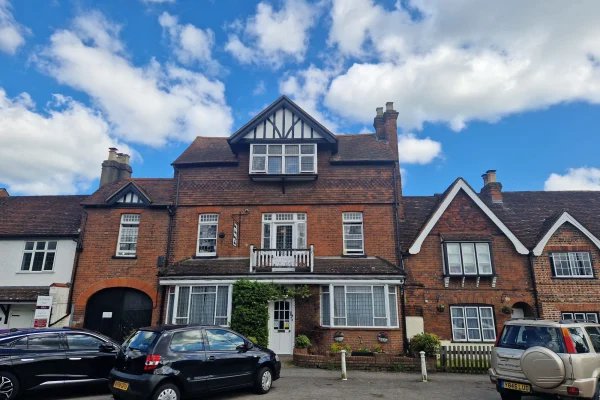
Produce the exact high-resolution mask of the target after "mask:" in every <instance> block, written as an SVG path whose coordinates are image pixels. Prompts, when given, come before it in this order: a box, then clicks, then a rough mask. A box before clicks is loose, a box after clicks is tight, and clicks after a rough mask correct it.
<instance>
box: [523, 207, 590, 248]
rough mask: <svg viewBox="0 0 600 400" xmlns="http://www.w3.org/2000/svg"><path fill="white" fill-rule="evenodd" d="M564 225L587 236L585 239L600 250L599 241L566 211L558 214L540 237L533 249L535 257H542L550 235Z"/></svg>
mask: <svg viewBox="0 0 600 400" xmlns="http://www.w3.org/2000/svg"><path fill="white" fill-rule="evenodd" d="M565 223H569V224H571V225H573V226H574V227H575V228H576V229H578V230H579V231H580V232H581V233H583V234H584V235H585V236H587V238H588V239H590V241H591V242H592V243H594V245H596V247H598V248H599V249H600V239H598V238H597V237H596V236H594V234H593V233H592V232H590V231H589V230H588V229H587V228H586V227H585V226H583V225H582V224H581V223H580V222H579V221H577V220H576V219H575V218H574V217H573V216H572V215H571V214H569V213H568V212H567V211H563V212H562V214H560V216H559V217H558V218H556V221H554V223H553V224H552V226H550V228H549V229H548V230H547V231H546V232H545V234H544V236H542V238H541V239H540V241H539V242H538V243H537V245H536V246H535V247H534V248H533V254H534V255H536V256H540V255H542V253H543V251H544V247H546V244H547V243H548V241H549V240H550V238H551V237H552V235H554V233H556V231H557V230H558V228H560V227H561V226H563V225H564V224H565Z"/></svg>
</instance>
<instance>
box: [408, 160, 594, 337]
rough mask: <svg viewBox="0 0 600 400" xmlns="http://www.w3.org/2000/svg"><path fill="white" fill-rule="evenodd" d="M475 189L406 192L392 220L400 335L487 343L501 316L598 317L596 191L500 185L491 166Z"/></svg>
mask: <svg viewBox="0 0 600 400" xmlns="http://www.w3.org/2000/svg"><path fill="white" fill-rule="evenodd" d="M483 177H484V187H483V188H482V190H481V191H480V192H479V193H476V192H475V191H474V190H473V189H472V188H471V187H470V186H469V185H468V184H467V183H466V182H465V181H464V180H463V179H461V178H459V179H457V180H456V181H455V182H454V183H453V184H452V185H451V186H450V187H449V188H448V189H447V190H446V192H444V193H443V194H441V195H435V196H404V197H403V199H402V201H403V207H404V212H405V219H404V220H402V222H401V224H400V229H401V239H402V242H403V250H405V252H404V253H403V255H404V267H405V269H406V272H407V280H406V316H405V318H406V325H407V331H408V336H409V337H410V336H412V335H414V334H415V333H418V332H421V331H423V330H424V331H426V332H431V333H435V334H437V335H439V336H440V337H441V338H442V340H444V341H452V342H460V343H463V342H473V343H493V342H494V341H495V339H496V334H497V332H498V331H499V329H500V328H501V327H502V325H503V323H504V322H505V321H506V320H507V319H508V318H519V317H534V316H538V315H539V316H541V317H544V318H550V319H558V318H565V319H572V318H576V319H588V320H598V312H599V311H600V303H599V302H598V301H597V298H598V296H599V295H600V282H599V281H598V279H597V277H598V272H599V270H598V268H599V265H600V259H599V255H600V253H599V251H598V249H599V247H600V240H598V239H597V237H598V235H599V234H600V224H599V221H598V219H597V218H596V216H597V215H598V214H599V213H600V194H599V193H598V192H591V191H590V192H502V185H501V184H500V183H499V182H496V175H495V171H488V172H487V173H486V174H484V176H483Z"/></svg>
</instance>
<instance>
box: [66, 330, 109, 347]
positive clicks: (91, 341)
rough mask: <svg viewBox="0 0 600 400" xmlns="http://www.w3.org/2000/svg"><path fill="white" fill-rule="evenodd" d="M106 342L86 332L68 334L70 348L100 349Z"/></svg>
mask: <svg viewBox="0 0 600 400" xmlns="http://www.w3.org/2000/svg"><path fill="white" fill-rule="evenodd" d="M103 343H104V342H103V341H102V340H100V339H98V338H96V337H94V336H91V335H85V334H80V333H77V334H68V335H67V345H68V346H69V350H98V349H100V345H101V344H103Z"/></svg>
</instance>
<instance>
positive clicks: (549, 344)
mask: <svg viewBox="0 0 600 400" xmlns="http://www.w3.org/2000/svg"><path fill="white" fill-rule="evenodd" d="M489 375H490V379H491V381H492V383H494V384H495V385H496V389H497V390H498V392H499V393H500V396H501V397H502V400H518V399H520V398H521V396H523V395H535V394H546V395H548V394H550V395H555V396H556V397H559V398H583V399H594V400H600V385H599V384H598V379H600V324H596V323H587V322H576V321H560V322H556V321H548V320H534V319H514V320H510V321H508V322H507V323H506V324H505V325H504V329H503V330H502V333H501V334H500V336H499V337H498V341H497V342H496V346H495V347H494V350H493V352H492V367H491V368H490V370H489Z"/></svg>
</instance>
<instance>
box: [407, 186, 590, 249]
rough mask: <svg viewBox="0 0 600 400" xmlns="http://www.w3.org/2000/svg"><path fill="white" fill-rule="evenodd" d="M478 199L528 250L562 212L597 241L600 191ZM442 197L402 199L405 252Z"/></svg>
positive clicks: (505, 194)
mask: <svg viewBox="0 0 600 400" xmlns="http://www.w3.org/2000/svg"><path fill="white" fill-rule="evenodd" d="M478 196H479V197H480V198H481V199H482V201H484V203H485V204H486V205H487V206H488V207H489V208H490V210H491V211H493V213H494V214H495V215H496V216H497V217H498V218H499V219H500V220H501V221H502V222H503V223H504V224H505V225H506V227H507V228H508V229H509V230H510V231H511V232H512V233H513V234H514V235H515V236H516V237H517V238H518V239H519V240H520V241H521V243H523V245H524V246H525V247H526V248H527V249H529V250H532V249H533V248H534V247H535V246H536V245H537V244H538V243H539V242H540V241H541V240H542V239H543V238H544V236H545V235H546V233H547V232H548V231H549V230H551V229H552V228H553V227H554V226H555V223H556V222H557V221H559V219H560V217H561V216H562V215H563V213H564V212H567V213H568V214H569V215H570V216H571V217H572V218H574V219H575V220H576V221H577V222H578V223H580V224H581V225H582V226H583V227H584V228H585V229H587V230H588V231H589V232H590V233H591V234H592V235H594V236H595V237H597V238H600V218H598V217H597V216H598V215H600V192H595V191H564V192H546V191H528V192H502V200H503V201H502V203H493V202H491V201H489V200H488V199H487V198H486V197H485V196H481V195H478ZM443 198H444V195H435V196H403V198H402V201H403V206H404V211H405V220H404V221H401V223H400V229H401V232H402V235H401V239H402V248H403V249H404V250H407V249H408V248H409V247H410V245H411V244H412V243H413V242H414V241H415V239H416V238H417V236H418V234H419V232H420V231H421V229H422V228H423V226H424V225H425V223H426V222H427V220H428V219H429V218H430V217H431V215H432V214H433V213H434V212H435V210H436V209H437V208H438V206H439V203H440V202H441V201H442V200H443ZM566 222H569V221H566Z"/></svg>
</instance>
